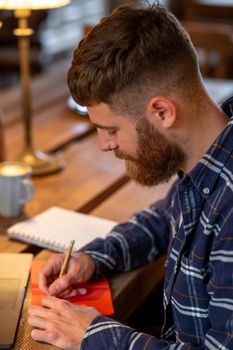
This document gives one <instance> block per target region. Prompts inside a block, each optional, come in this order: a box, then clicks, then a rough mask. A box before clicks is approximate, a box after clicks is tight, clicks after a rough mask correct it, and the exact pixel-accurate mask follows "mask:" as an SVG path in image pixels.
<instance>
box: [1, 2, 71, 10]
mask: <svg viewBox="0 0 233 350" xmlns="http://www.w3.org/2000/svg"><path fill="white" fill-rule="evenodd" d="M69 2H70V0H0V9H5V10H43V9H50V8H55V7H61V6H64V5H67V4H68V3H69Z"/></svg>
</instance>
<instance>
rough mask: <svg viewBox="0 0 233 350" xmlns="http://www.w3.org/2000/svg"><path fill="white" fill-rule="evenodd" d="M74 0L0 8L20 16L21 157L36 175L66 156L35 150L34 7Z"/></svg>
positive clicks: (8, 2)
mask: <svg viewBox="0 0 233 350" xmlns="http://www.w3.org/2000/svg"><path fill="white" fill-rule="evenodd" d="M69 2H70V0H0V9H4V10H14V15H15V17H16V18H17V19H18V28H16V29H15V30H14V35H16V36H17V37H18V45H19V59H20V62H19V63H20V73H21V88H22V102H23V121H24V128H25V134H24V149H23V151H22V153H21V155H20V156H19V157H17V160H20V161H22V162H24V163H27V164H29V165H30V166H31V167H32V174H33V175H44V174H49V173H52V172H55V171H57V170H60V169H62V168H63V163H64V162H63V159H62V158H61V157H60V156H52V155H48V154H46V153H44V152H41V151H38V150H35V149H34V148H33V142H32V127H31V99H30V62H29V37H30V36H31V35H32V33H33V30H32V29H31V28H29V26H28V19H29V17H30V14H31V10H44V9H51V8H55V7H61V6H64V5H66V4H68V3H69Z"/></svg>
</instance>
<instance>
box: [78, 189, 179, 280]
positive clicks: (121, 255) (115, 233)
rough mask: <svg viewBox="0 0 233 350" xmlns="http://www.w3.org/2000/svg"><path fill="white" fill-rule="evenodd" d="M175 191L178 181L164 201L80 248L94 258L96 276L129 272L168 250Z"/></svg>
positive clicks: (138, 213) (136, 214)
mask: <svg viewBox="0 0 233 350" xmlns="http://www.w3.org/2000/svg"><path fill="white" fill-rule="evenodd" d="M174 191H175V184H174V185H173V186H172V188H171V190H170V192H169V193H168V195H167V196H166V197H165V198H164V199H163V200H160V201H158V202H157V203H155V204H152V205H151V206H149V207H148V208H145V209H144V210H142V211H140V212H137V213H135V214H134V215H133V216H132V217H131V219H130V220H129V221H127V222H124V223H121V224H119V225H117V226H115V227H114V228H113V230H112V231H111V232H110V233H109V234H108V236H107V237H106V238H105V239H101V238H97V239H95V240H94V241H92V242H91V243H89V244H87V245H86V246H84V247H83V248H82V249H80V251H83V252H85V253H87V254H89V255H91V256H92V257H93V258H94V260H95V262H96V276H103V275H107V274H109V273H110V272H111V271H117V272H120V271H130V270H132V269H134V268H137V267H139V266H142V265H145V264H148V263H149V262H151V261H153V260H154V259H155V258H156V257H159V256H160V255H163V254H165V253H166V252H167V249H168V243H169V232H170V230H169V226H170V224H169V208H170V206H171V205H170V202H171V198H172V195H173V194H174Z"/></svg>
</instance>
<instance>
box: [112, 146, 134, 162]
mask: <svg viewBox="0 0 233 350" xmlns="http://www.w3.org/2000/svg"><path fill="white" fill-rule="evenodd" d="M113 152H114V155H115V157H117V158H119V159H123V160H129V161H131V162H137V159H135V158H133V157H132V156H130V155H128V154H126V153H124V152H122V151H120V150H119V149H115V150H114V151H113Z"/></svg>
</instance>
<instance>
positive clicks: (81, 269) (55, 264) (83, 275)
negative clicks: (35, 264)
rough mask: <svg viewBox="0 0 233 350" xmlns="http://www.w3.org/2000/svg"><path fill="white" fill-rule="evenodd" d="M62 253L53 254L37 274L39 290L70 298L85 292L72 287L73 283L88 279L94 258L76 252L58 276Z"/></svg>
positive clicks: (93, 268)
mask: <svg viewBox="0 0 233 350" xmlns="http://www.w3.org/2000/svg"><path fill="white" fill-rule="evenodd" d="M64 258H65V255H64V254H53V255H52V256H51V257H50V258H49V259H48V261H47V262H46V264H45V265H44V267H43V268H42V270H41V271H40V273H39V275H38V285H39V288H40V290H41V291H42V292H43V293H44V294H47V295H55V296H59V297H61V298H70V297H74V296H76V295H78V294H85V290H83V289H82V288H72V287H71V286H72V285H73V284H75V283H80V282H86V281H88V280H89V279H90V278H91V277H92V275H93V273H94V271H95V261H94V259H93V258H92V257H91V256H90V255H88V254H85V253H82V252H80V253H77V254H76V255H75V256H74V257H71V259H70V262H69V266H68V269H67V272H66V273H65V274H64V275H63V276H61V277H60V278H59V273H60V270H61V267H62V264H63V261H64Z"/></svg>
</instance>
